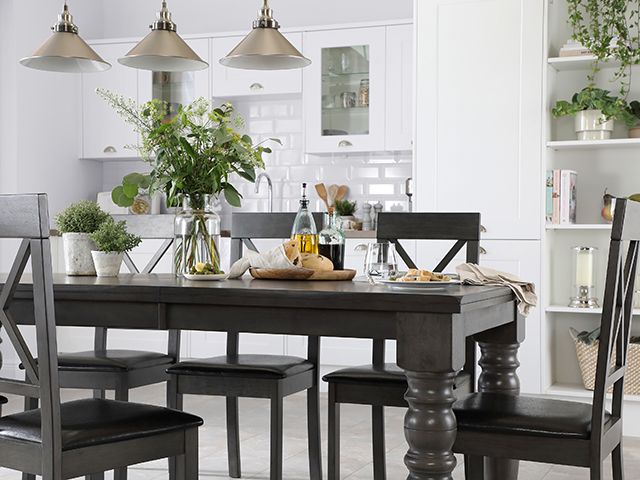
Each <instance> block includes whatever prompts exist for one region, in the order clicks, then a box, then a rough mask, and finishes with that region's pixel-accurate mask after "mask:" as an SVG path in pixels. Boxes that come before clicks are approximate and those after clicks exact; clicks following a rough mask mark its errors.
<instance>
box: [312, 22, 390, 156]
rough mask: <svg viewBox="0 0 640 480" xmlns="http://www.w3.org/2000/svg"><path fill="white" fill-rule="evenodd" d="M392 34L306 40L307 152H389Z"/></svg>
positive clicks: (379, 31) (363, 31) (321, 35)
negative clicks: (388, 63) (388, 90)
mask: <svg viewBox="0 0 640 480" xmlns="http://www.w3.org/2000/svg"><path fill="white" fill-rule="evenodd" d="M385 37H386V28H385V27H374V28H354V29H345V30H330V31H329V30H328V31H321V32H310V33H305V35H304V52H305V56H307V57H308V58H310V59H311V61H312V62H313V63H312V64H311V65H310V66H309V67H307V68H306V69H305V70H304V85H305V88H304V101H305V111H306V116H307V118H306V120H307V122H306V130H307V152H309V153H332V152H345V153H348V152H365V151H379V150H384V149H385V140H384V138H385V110H386V109H385V93H386V92H385V84H386V78H385V72H386V69H385V58H386V41H385Z"/></svg>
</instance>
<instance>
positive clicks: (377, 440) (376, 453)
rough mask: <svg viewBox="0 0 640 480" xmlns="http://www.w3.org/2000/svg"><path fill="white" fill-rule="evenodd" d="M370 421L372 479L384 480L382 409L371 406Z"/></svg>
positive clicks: (385, 475) (384, 448) (384, 450)
mask: <svg viewBox="0 0 640 480" xmlns="http://www.w3.org/2000/svg"><path fill="white" fill-rule="evenodd" d="M371 420H372V424H373V479H374V480H386V478H387V462H386V455H387V449H386V447H385V439H384V407H381V406H372V407H371Z"/></svg>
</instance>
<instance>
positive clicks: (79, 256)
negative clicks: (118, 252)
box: [55, 201, 111, 275]
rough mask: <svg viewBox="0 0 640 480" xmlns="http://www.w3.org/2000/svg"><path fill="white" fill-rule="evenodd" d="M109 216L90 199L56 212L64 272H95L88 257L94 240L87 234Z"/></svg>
mask: <svg viewBox="0 0 640 480" xmlns="http://www.w3.org/2000/svg"><path fill="white" fill-rule="evenodd" d="M110 218H111V217H109V214H108V213H106V212H104V211H102V209H101V208H100V207H99V206H98V204H97V203H96V202H90V201H81V202H78V203H74V204H73V205H70V206H69V207H67V208H66V209H64V210H63V211H62V212H60V213H59V214H58V215H57V216H56V218H55V221H56V224H57V225H58V230H59V231H60V233H62V245H63V250H64V265H65V270H66V273H67V275H95V274H96V269H95V267H94V265H93V260H92V258H91V250H93V249H95V244H94V243H93V240H91V237H90V236H89V235H90V234H91V233H93V232H95V231H96V230H97V229H98V228H99V227H100V225H102V224H103V223H104V222H105V221H107V220H108V219H110Z"/></svg>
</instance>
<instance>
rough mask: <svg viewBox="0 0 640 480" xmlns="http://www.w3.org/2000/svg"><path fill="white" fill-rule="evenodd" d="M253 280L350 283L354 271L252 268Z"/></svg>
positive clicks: (354, 274) (354, 273) (250, 271)
mask: <svg viewBox="0 0 640 480" xmlns="http://www.w3.org/2000/svg"><path fill="white" fill-rule="evenodd" d="M249 273H251V276H252V277H253V278H256V279H259V280H320V281H334V282H336V281H344V282H346V281H351V280H353V278H354V277H355V276H356V271H355V270H334V271H332V272H316V271H315V270H309V269H308V268H288V269H282V268H252V269H250V270H249Z"/></svg>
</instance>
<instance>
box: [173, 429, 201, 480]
mask: <svg viewBox="0 0 640 480" xmlns="http://www.w3.org/2000/svg"><path fill="white" fill-rule="evenodd" d="M176 475H177V476H176V480H198V429H197V428H192V429H189V430H187V431H186V432H185V433H184V454H183V455H180V456H178V457H176Z"/></svg>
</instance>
